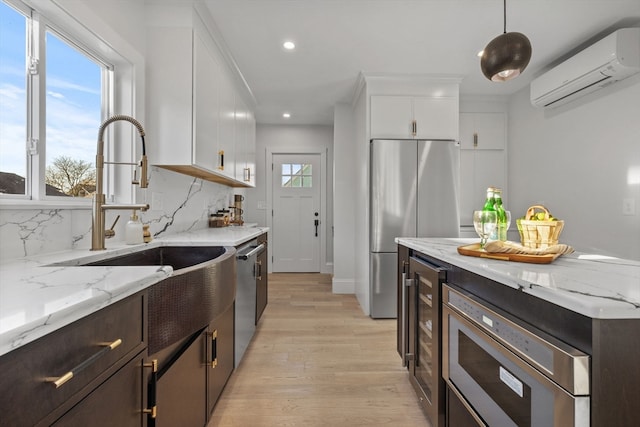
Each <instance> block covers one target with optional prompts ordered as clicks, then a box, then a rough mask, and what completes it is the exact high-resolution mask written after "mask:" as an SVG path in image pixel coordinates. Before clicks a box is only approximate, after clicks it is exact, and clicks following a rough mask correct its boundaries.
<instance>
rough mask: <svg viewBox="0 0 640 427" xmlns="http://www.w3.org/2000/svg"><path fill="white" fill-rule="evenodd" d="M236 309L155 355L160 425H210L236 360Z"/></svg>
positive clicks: (155, 421) (156, 423)
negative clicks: (157, 363) (158, 369)
mask: <svg viewBox="0 0 640 427" xmlns="http://www.w3.org/2000/svg"><path fill="white" fill-rule="evenodd" d="M233 352H234V310H233V306H231V307H230V308H228V309H227V310H226V311H225V312H223V313H222V314H221V315H220V316H218V317H217V318H215V319H214V320H213V321H211V323H210V324H209V325H208V326H207V327H206V328H203V329H202V330H200V331H199V332H197V333H195V334H193V335H192V336H191V337H189V338H188V339H186V340H184V341H181V342H180V343H179V345H178V346H174V347H170V348H168V349H167V350H165V351H163V352H160V353H158V354H157V355H154V356H152V357H155V356H158V357H159V359H160V360H161V368H160V371H159V373H158V382H157V394H156V395H157V400H156V402H157V411H156V417H155V418H154V419H151V418H150V420H149V424H150V425H151V426H157V427H173V426H178V425H179V426H181V427H203V426H205V425H206V423H207V420H208V418H209V416H210V415H211V412H212V411H213V409H214V407H215V404H216V402H217V401H218V398H219V397H220V394H221V393H222V390H223V389H224V386H225V385H226V383H227V380H228V379H229V377H230V376H231V373H232V372H233V363H234V360H233V358H234V353H233Z"/></svg>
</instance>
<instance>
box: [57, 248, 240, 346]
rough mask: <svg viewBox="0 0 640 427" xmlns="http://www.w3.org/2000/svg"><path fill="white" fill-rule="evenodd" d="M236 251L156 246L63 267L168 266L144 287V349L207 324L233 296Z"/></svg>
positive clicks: (177, 338) (168, 343)
mask: <svg viewBox="0 0 640 427" xmlns="http://www.w3.org/2000/svg"><path fill="white" fill-rule="evenodd" d="M235 254H236V250H235V248H234V247H225V246H159V247H154V248H149V249H143V250H140V251H137V252H133V253H129V254H125V255H115V256H112V257H110V258H105V259H101V260H98V261H83V260H80V261H78V260H75V261H71V262H65V263H60V264H57V265H66V266H79V267H80V266H84V267H88V266H120V267H126V266H143V265H158V266H160V265H170V266H171V267H173V273H172V275H171V276H169V277H167V278H166V279H164V280H162V281H160V282H158V283H156V284H154V285H152V286H151V287H149V288H148V290H147V292H148V295H149V298H148V311H147V312H148V319H149V322H148V325H149V329H148V354H149V355H153V354H155V353H157V352H159V351H160V350H162V349H165V348H167V347H169V346H171V345H172V344H175V343H178V342H180V341H181V340H184V339H185V338H186V337H188V336H190V335H192V334H194V333H196V332H198V331H199V330H201V329H202V328H204V327H206V326H207V325H208V324H209V323H210V322H211V321H212V320H214V319H215V318H216V317H218V316H219V315H221V314H222V313H224V312H225V311H226V310H227V309H229V308H230V307H231V306H232V305H233V303H234V301H235V298H236V257H235Z"/></svg>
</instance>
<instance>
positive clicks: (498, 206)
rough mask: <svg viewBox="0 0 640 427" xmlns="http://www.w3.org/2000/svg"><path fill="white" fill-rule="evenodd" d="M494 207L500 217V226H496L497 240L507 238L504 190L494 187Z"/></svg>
mask: <svg viewBox="0 0 640 427" xmlns="http://www.w3.org/2000/svg"><path fill="white" fill-rule="evenodd" d="M493 199H494V205H493V206H494V209H495V211H496V214H497V215H496V216H497V217H498V226H497V227H496V236H495V237H496V240H501V241H503V242H504V241H506V240H507V214H506V213H505V211H504V206H502V190H501V189H499V188H494V190H493Z"/></svg>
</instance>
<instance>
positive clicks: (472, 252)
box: [458, 243, 561, 264]
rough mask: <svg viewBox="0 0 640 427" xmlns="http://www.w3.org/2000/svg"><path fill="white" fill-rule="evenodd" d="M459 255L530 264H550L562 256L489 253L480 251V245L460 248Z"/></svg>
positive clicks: (475, 244)
mask: <svg viewBox="0 0 640 427" xmlns="http://www.w3.org/2000/svg"><path fill="white" fill-rule="evenodd" d="M458 253H459V254H460V255H466V256H475V257H479V258H489V259H497V260H501V261H515V262H528V263H531V264H550V263H552V262H553V261H555V259H556V258H558V257H559V256H560V255H561V254H547V255H527V254H504V253H489V252H487V251H485V250H484V249H480V243H473V244H471V245H465V246H458Z"/></svg>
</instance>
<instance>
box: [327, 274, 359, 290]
mask: <svg viewBox="0 0 640 427" xmlns="http://www.w3.org/2000/svg"><path fill="white" fill-rule="evenodd" d="M331 290H332V292H333V293H334V294H355V292H356V284H355V281H354V280H353V279H336V278H335V277H334V278H333V279H332V282H331Z"/></svg>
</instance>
